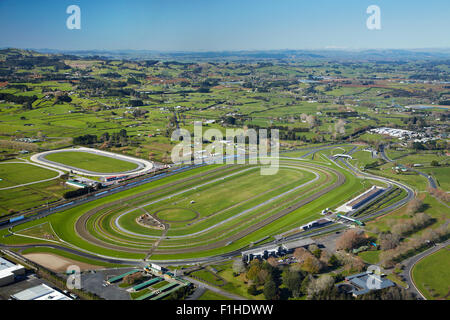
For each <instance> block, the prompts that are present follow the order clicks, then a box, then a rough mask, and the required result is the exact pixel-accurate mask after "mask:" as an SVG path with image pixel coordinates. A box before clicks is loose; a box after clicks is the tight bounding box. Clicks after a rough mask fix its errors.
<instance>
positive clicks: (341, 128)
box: [334, 119, 345, 134]
mask: <svg viewBox="0 0 450 320" xmlns="http://www.w3.org/2000/svg"><path fill="white" fill-rule="evenodd" d="M334 130H335V131H336V134H345V121H344V120H342V119H339V120H338V122H336V124H335V125H334Z"/></svg>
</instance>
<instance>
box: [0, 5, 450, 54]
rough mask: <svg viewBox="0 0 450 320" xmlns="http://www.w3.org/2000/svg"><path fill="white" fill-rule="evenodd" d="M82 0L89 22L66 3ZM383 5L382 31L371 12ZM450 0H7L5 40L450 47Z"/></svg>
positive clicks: (192, 46)
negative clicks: (73, 23) (74, 21)
mask: <svg viewBox="0 0 450 320" xmlns="http://www.w3.org/2000/svg"><path fill="white" fill-rule="evenodd" d="M70 5H78V6H79V7H80V10H81V19H80V20H81V29H79V30H77V29H74V30H69V29H68V28H67V26H66V20H67V19H68V18H69V16H70V14H67V13H66V9H67V7H68V6H70ZM370 5H377V6H378V7H379V8H380V12H381V30H369V29H368V28H367V26H366V20H367V19H368V18H369V16H370V14H368V13H367V12H366V10H367V8H368V7H369V6H370ZM449 13H450V1H449V0H426V1H425V0H109V1H106V0H81V1H80V0H78V1H76V0H33V1H29V0H0V47H15V48H30V49H45V48H47V49H60V50H124V49H133V50H156V51H224V50H230V51H234V50H281V49H412V48H421V49H422V48H450V36H449V31H450V19H449V18H448V15H449Z"/></svg>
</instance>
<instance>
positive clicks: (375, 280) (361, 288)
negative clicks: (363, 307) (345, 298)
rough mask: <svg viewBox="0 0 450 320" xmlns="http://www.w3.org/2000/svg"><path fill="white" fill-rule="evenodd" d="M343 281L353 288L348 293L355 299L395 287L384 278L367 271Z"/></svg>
mask: <svg viewBox="0 0 450 320" xmlns="http://www.w3.org/2000/svg"><path fill="white" fill-rule="evenodd" d="M345 281H346V282H347V283H348V284H350V285H351V286H352V287H353V289H352V290H351V291H350V293H352V294H353V296H355V297H357V296H360V295H362V294H366V293H368V292H370V291H372V290H381V289H385V288H389V287H393V286H395V283H394V282H392V281H391V280H389V279H387V278H386V277H385V276H382V275H381V276H380V275H377V274H374V273H373V272H369V271H366V272H362V273H358V274H354V275H351V276H348V277H346V278H345Z"/></svg>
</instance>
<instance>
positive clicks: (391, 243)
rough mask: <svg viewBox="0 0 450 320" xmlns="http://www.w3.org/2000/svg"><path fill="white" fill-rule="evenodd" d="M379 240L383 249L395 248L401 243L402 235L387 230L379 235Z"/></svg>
mask: <svg viewBox="0 0 450 320" xmlns="http://www.w3.org/2000/svg"><path fill="white" fill-rule="evenodd" d="M378 241H379V242H380V247H381V249H382V250H389V249H394V248H395V247H397V246H398V245H399V244H400V237H399V236H398V235H397V234H392V233H390V232H386V233H381V234H380V235H379V236H378Z"/></svg>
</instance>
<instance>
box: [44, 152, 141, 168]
mask: <svg viewBox="0 0 450 320" xmlns="http://www.w3.org/2000/svg"><path fill="white" fill-rule="evenodd" d="M45 158H46V159H47V160H50V161H54V162H58V163H61V164H64V165H67V166H71V167H75V168H79V169H83V170H89V171H93V172H98V173H119V172H124V171H130V170H134V169H136V168H137V165H136V164H135V163H132V162H128V161H123V160H119V159H115V158H111V157H106V156H100V155H96V154H92V153H89V152H75V151H65V152H58V153H52V154H49V155H47V156H45Z"/></svg>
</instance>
